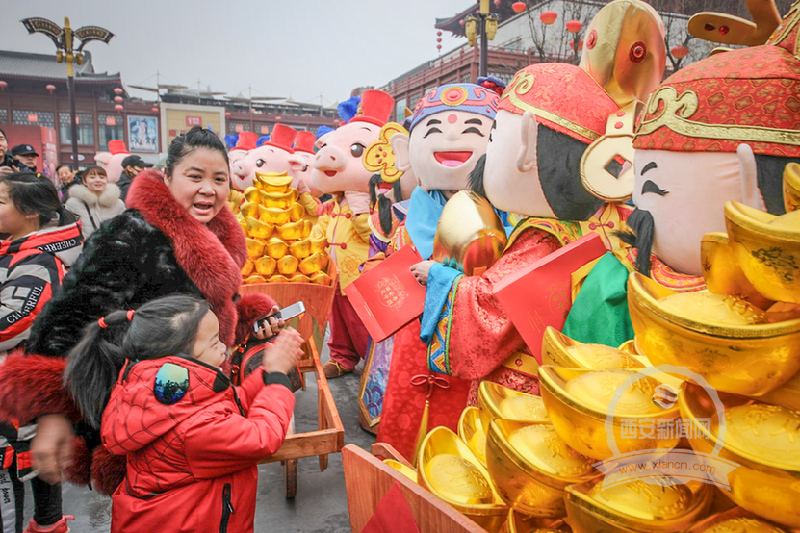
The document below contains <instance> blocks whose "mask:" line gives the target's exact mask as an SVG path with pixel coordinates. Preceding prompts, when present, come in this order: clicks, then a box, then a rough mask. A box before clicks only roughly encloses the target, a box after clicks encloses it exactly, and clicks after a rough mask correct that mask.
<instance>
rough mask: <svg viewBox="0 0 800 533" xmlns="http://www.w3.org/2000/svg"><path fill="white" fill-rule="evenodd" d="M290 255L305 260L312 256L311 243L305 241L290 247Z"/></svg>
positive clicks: (292, 244) (294, 243)
mask: <svg viewBox="0 0 800 533" xmlns="http://www.w3.org/2000/svg"><path fill="white" fill-rule="evenodd" d="M289 253H290V254H292V255H293V256H295V257H296V258H298V259H305V258H306V257H308V256H309V255H311V241H309V240H308V239H303V240H302V241H297V242H293V243H291V244H290V245H289Z"/></svg>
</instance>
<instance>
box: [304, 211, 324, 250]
mask: <svg viewBox="0 0 800 533" xmlns="http://www.w3.org/2000/svg"><path fill="white" fill-rule="evenodd" d="M313 229H314V223H313V222H311V221H310V220H309V219H307V218H306V219H303V234H302V235H301V236H300V238H301V239H308V238H309V237H310V236H311V230H313ZM323 248H324V247H323Z"/></svg>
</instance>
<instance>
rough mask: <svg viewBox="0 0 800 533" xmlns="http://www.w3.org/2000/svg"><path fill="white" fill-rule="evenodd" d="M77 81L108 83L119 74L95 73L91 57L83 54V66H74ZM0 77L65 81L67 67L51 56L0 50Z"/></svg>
mask: <svg viewBox="0 0 800 533" xmlns="http://www.w3.org/2000/svg"><path fill="white" fill-rule="evenodd" d="M74 68H75V79H76V80H78V81H84V82H86V81H88V82H91V81H96V82H110V81H117V82H118V81H119V79H120V77H119V73H116V74H108V73H106V72H102V73H97V72H95V71H94V67H93V66H92V56H91V54H90V53H89V52H83V64H81V65H78V64H76V65H75V66H74ZM0 76H6V77H11V76H13V77H17V78H27V79H41V80H66V79H67V67H66V65H65V64H64V63H58V62H57V61H56V55H55V53H53V54H31V53H28V52H13V51H9V50H0Z"/></svg>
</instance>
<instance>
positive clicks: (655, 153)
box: [633, 144, 766, 276]
mask: <svg viewBox="0 0 800 533" xmlns="http://www.w3.org/2000/svg"><path fill="white" fill-rule="evenodd" d="M633 166H634V172H635V174H636V183H635V185H634V189H633V203H634V204H635V205H636V207H637V209H641V210H644V211H648V212H649V213H650V214H651V215H652V216H653V222H654V229H653V232H654V240H653V253H655V254H656V256H657V257H658V258H659V259H660V260H661V261H663V262H664V263H666V264H667V265H668V266H669V267H670V268H672V269H674V270H675V271H677V272H680V273H683V274H690V275H695V276H699V275H701V274H702V273H703V269H702V266H701V262H700V242H701V240H702V238H703V235H705V234H706V233H711V232H717V231H722V232H724V231H725V214H724V207H725V202H727V201H728V200H735V201H737V202H741V203H744V204H747V205H749V206H751V207H755V208H758V209H764V210H765V209H766V207H765V206H764V202H763V200H762V198H761V193H760V191H759V188H758V176H757V172H756V162H755V156H754V155H753V150H752V149H751V148H750V146H749V145H747V144H740V145H739V147H738V148H737V151H736V153H731V152H671V151H665V150H641V149H639V150H636V155H635V157H634V164H633Z"/></svg>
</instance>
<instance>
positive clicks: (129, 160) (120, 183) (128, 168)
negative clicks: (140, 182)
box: [117, 155, 153, 202]
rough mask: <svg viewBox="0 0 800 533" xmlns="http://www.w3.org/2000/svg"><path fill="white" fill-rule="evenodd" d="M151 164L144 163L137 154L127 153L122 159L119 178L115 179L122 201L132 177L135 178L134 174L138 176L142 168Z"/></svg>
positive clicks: (125, 196) (126, 194)
mask: <svg viewBox="0 0 800 533" xmlns="http://www.w3.org/2000/svg"><path fill="white" fill-rule="evenodd" d="M152 166H153V165H148V164H147V163H145V162H144V160H143V159H142V158H141V157H139V156H138V155H129V156H128V157H126V158H125V159H123V160H122V173H121V174H120V175H119V180H117V187H119V192H120V195H119V199H120V200H122V201H123V202H124V201H125V198H127V196H128V189H130V187H131V183H133V180H134V178H136V176H138V175H139V173H140V172H142V170H144V169H145V168H147V167H152Z"/></svg>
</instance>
